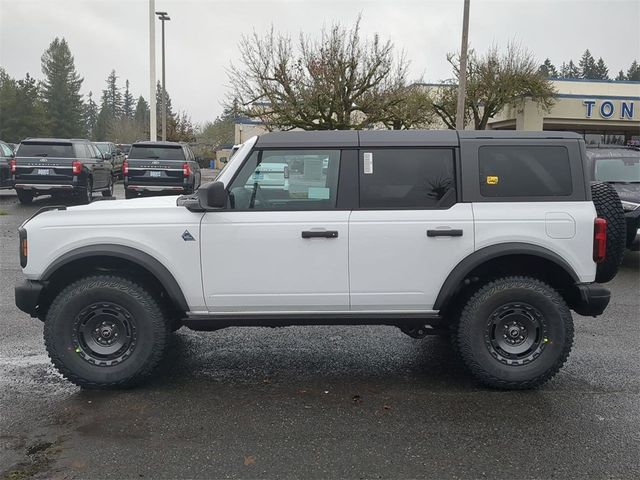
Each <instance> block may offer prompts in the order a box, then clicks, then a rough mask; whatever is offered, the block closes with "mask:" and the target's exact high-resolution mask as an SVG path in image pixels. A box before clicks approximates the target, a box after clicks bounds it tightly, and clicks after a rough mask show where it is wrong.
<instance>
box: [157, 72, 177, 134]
mask: <svg viewBox="0 0 640 480" xmlns="http://www.w3.org/2000/svg"><path fill="white" fill-rule="evenodd" d="M166 97H167V140H169V132H175V130H176V114H175V113H173V108H172V106H171V97H170V96H169V92H166ZM156 127H157V132H158V138H162V86H161V85H160V82H158V83H157V85H156Z"/></svg>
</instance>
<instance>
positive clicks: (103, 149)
mask: <svg viewBox="0 0 640 480" xmlns="http://www.w3.org/2000/svg"><path fill="white" fill-rule="evenodd" d="M95 146H96V147H98V150H100V153H109V151H110V148H109V144H108V143H96V144H95Z"/></svg>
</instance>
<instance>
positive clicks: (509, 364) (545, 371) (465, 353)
mask: <svg viewBox="0 0 640 480" xmlns="http://www.w3.org/2000/svg"><path fill="white" fill-rule="evenodd" d="M453 341H454V342H455V344H456V351H457V352H458V354H459V355H460V357H461V358H462V360H463V362H464V364H465V365H466V367H467V368H468V369H469V370H470V372H471V373H472V374H473V376H474V377H475V378H476V379H477V380H478V381H479V382H480V383H482V384H484V385H487V386H490V387H494V388H501V389H528V388H535V387H537V386H540V385H542V384H543V383H545V382H546V381H547V380H549V379H550V378H552V377H553V376H554V375H555V374H556V373H557V372H558V370H559V369H560V367H562V365H563V364H564V362H565V361H566V360H567V358H568V357H569V352H570V351H571V347H572V345H573V319H572V318H571V312H570V311H569V308H568V307H567V305H566V303H565V302H564V300H563V299H562V297H560V295H559V294H558V292H556V291H555V290H554V289H553V288H551V287H550V286H549V285H547V284H546V283H544V282H541V281H539V280H537V279H534V278H529V277H506V278H500V279H498V280H495V281H492V282H490V283H488V284H486V285H485V286H483V287H481V288H480V289H479V290H478V291H476V293H475V294H474V295H473V296H471V298H470V299H469V300H468V302H467V303H466V305H465V306H464V308H463V310H462V315H461V317H460V320H459V322H458V324H457V325H456V328H455V329H454V331H453Z"/></svg>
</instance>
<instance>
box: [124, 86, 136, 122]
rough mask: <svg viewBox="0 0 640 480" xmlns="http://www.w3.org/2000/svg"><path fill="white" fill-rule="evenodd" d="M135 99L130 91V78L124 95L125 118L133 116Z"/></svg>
mask: <svg viewBox="0 0 640 480" xmlns="http://www.w3.org/2000/svg"><path fill="white" fill-rule="evenodd" d="M134 103H135V100H134V99H133V95H131V92H130V91H129V80H126V81H125V90H124V96H123V97H122V116H123V117H125V118H133V109H134Z"/></svg>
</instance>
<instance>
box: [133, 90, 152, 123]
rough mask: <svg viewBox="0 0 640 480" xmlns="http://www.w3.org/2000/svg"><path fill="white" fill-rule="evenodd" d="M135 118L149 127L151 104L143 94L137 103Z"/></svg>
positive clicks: (137, 121)
mask: <svg viewBox="0 0 640 480" xmlns="http://www.w3.org/2000/svg"><path fill="white" fill-rule="evenodd" d="M133 119H134V120H135V121H136V123H138V124H139V125H143V126H145V127H147V128H148V127H149V104H148V103H147V101H146V100H145V99H144V97H143V96H142V95H140V96H139V97H138V102H137V103H136V111H135V112H134V114H133Z"/></svg>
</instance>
